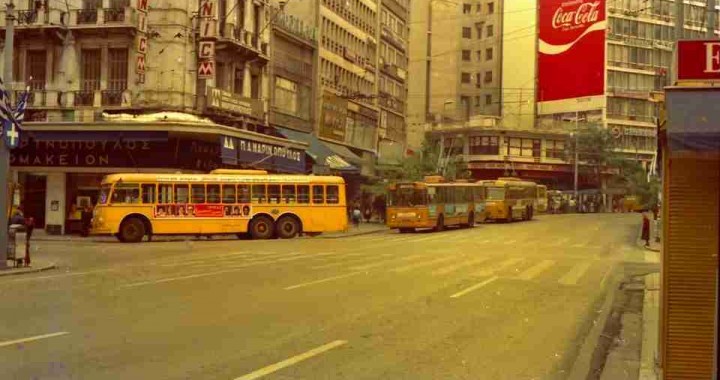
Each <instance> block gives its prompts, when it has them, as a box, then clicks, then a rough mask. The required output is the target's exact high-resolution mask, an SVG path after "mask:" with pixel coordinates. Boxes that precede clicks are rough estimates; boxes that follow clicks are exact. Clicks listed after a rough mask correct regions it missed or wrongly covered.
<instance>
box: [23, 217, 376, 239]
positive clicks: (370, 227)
mask: <svg viewBox="0 0 720 380" xmlns="http://www.w3.org/2000/svg"><path fill="white" fill-rule="evenodd" d="M388 230H389V229H388V228H387V226H386V225H385V224H381V223H376V222H370V223H360V226H359V227H355V226H353V225H349V226H348V229H347V231H345V232H327V233H323V234H320V235H318V236H315V237H310V236H305V237H302V238H303V239H337V238H343V237H349V236H359V235H367V234H373V233H379V232H383V231H388ZM23 239H24V237H23ZM228 239H231V240H235V239H237V237H235V235H215V236H213V238H212V239H211V240H228ZM184 240H206V239H205V238H204V237H203V238H200V239H198V238H196V237H192V236H153V241H184ZM32 241H65V242H73V243H76V242H83V243H117V242H118V240H117V239H116V238H115V237H112V236H89V237H82V236H79V235H48V234H47V233H45V231H44V230H35V231H34V232H33V236H32Z"/></svg>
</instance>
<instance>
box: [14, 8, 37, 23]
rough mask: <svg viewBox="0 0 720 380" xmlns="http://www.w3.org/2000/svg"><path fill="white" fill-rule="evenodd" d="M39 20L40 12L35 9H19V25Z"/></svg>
mask: <svg viewBox="0 0 720 380" xmlns="http://www.w3.org/2000/svg"><path fill="white" fill-rule="evenodd" d="M37 21H38V12H37V11H34V10H20V11H17V23H18V25H32V24H35V23H37Z"/></svg>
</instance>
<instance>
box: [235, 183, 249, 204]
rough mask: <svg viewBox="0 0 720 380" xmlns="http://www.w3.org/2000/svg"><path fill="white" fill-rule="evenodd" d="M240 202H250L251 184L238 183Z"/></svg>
mask: <svg viewBox="0 0 720 380" xmlns="http://www.w3.org/2000/svg"><path fill="white" fill-rule="evenodd" d="M237 188H238V195H237V197H238V203H250V185H238V187H237Z"/></svg>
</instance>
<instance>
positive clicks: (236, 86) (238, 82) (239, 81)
mask: <svg viewBox="0 0 720 380" xmlns="http://www.w3.org/2000/svg"><path fill="white" fill-rule="evenodd" d="M243 79H245V70H244V69H242V68H236V69H235V77H234V78H233V92H235V93H236V94H238V95H242V94H243V91H244V89H243Z"/></svg>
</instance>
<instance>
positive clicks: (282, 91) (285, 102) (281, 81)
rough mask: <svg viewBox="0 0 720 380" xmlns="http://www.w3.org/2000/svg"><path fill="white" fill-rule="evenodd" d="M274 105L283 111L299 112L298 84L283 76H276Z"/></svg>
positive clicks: (293, 113)
mask: <svg viewBox="0 0 720 380" xmlns="http://www.w3.org/2000/svg"><path fill="white" fill-rule="evenodd" d="M273 105H274V106H275V108H277V109H278V110H280V111H282V112H287V113H289V114H292V115H296V114H297V113H298V84H297V83H295V82H293V81H290V80H287V79H285V78H282V77H275V97H274V98H273Z"/></svg>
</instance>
